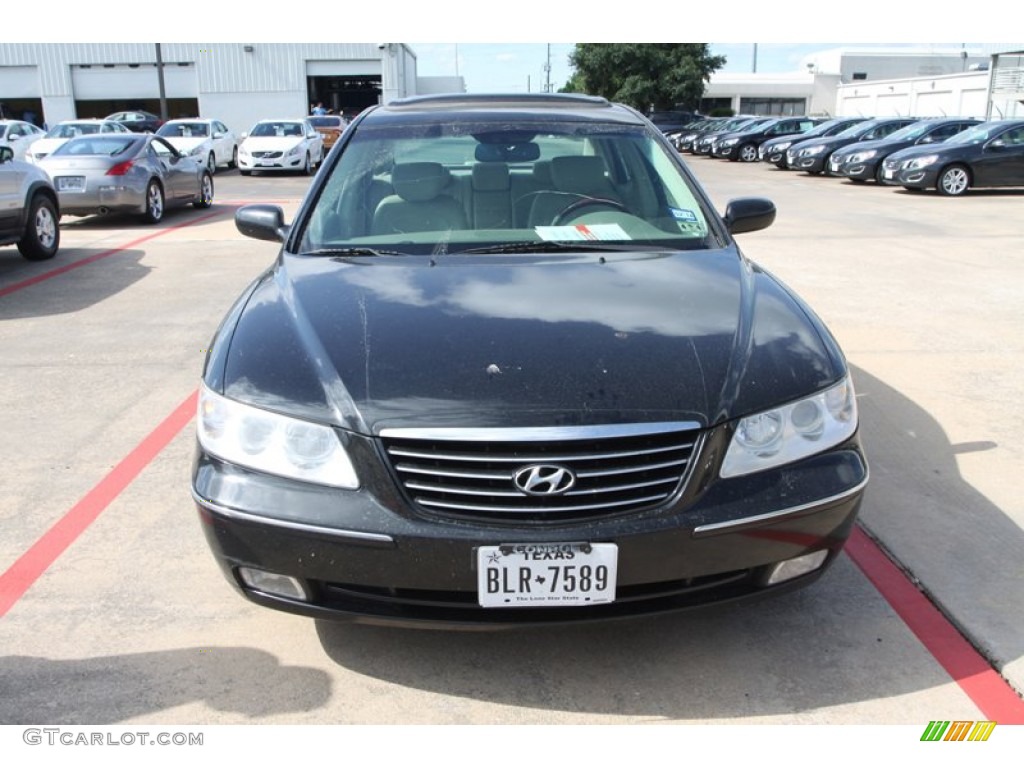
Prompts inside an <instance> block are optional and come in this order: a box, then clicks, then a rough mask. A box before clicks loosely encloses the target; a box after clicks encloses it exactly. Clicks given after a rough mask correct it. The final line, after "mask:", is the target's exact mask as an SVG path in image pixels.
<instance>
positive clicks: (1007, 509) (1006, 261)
mask: <svg viewBox="0 0 1024 768" xmlns="http://www.w3.org/2000/svg"><path fill="white" fill-rule="evenodd" d="M690 167H691V168H692V169H693V170H694V172H695V173H697V175H698V177H699V178H701V179H702V181H704V182H705V184H706V186H707V187H708V188H709V190H710V191H711V192H712V194H713V195H716V196H718V197H720V198H722V197H735V196H739V195H742V194H762V195H766V196H769V197H772V198H773V199H774V200H775V201H776V204H777V205H778V208H779V216H778V219H777V220H776V223H775V224H774V225H773V226H772V227H771V228H770V229H768V230H765V231H764V232H762V233H755V234H752V235H749V236H748V235H743V236H741V245H742V246H743V247H744V250H745V251H746V252H747V253H748V255H750V256H751V257H753V258H755V259H756V260H757V261H758V262H759V263H761V264H762V265H764V266H765V267H766V268H768V269H770V270H772V271H773V272H774V273H775V274H777V275H779V276H780V277H781V278H782V279H783V280H785V281H786V282H787V283H789V284H790V285H791V286H793V287H794V288H795V289H796V290H797V291H798V292H799V293H800V294H801V295H802V296H803V297H805V298H806V299H807V300H808V302H809V303H810V305H811V306H812V307H814V308H815V310H816V311H817V312H819V313H820V314H821V315H822V316H823V318H824V320H825V321H826V322H827V323H828V324H829V326H830V327H831V328H832V330H833V332H834V333H835V334H836V336H837V337H838V339H839V342H840V344H841V345H842V346H843V348H844V350H845V352H846V354H847V357H848V358H849V360H850V362H851V364H852V365H853V367H854V373H855V382H856V384H857V388H858V393H859V396H860V397H859V403H860V405H861V414H862V419H863V428H864V437H865V443H866V449H867V452H868V458H869V460H870V462H871V471H872V479H871V484H870V486H869V488H868V492H867V495H866V498H865V503H864V507H863V508H862V512H861V519H862V521H863V524H864V525H865V527H866V528H867V529H868V530H869V531H871V532H872V534H873V535H875V536H877V537H878V538H879V539H880V540H881V541H882V543H883V544H884V546H885V547H886V548H887V549H888V550H889V551H891V552H892V553H893V555H894V556H895V557H896V559H897V560H898V561H899V562H900V563H902V564H903V565H904V566H905V567H906V568H907V570H908V571H909V572H910V574H912V576H913V578H915V579H916V580H918V581H919V582H921V584H922V586H923V588H924V589H925V590H926V591H927V592H928V593H929V594H930V595H932V596H933V597H934V598H935V600H936V602H937V603H938V604H939V606H940V607H941V608H942V610H944V611H945V612H946V613H947V614H948V615H949V616H950V617H951V619H952V620H953V621H954V622H955V623H956V624H957V625H958V626H960V627H961V628H962V629H963V630H964V632H966V633H967V635H968V636H969V637H970V638H971V640H972V641H973V642H974V643H975V644H976V646H977V647H978V648H979V649H981V650H982V651H983V652H984V653H985V654H986V655H987V656H989V657H990V658H991V659H992V660H993V661H994V662H995V664H996V666H997V668H998V669H999V670H1000V671H1001V673H1002V674H1003V675H1004V676H1005V677H1006V678H1007V679H1008V680H1010V681H1011V682H1012V683H1013V685H1014V686H1015V687H1016V689H1017V690H1018V691H1024V658H1022V657H1024V499H1022V497H1021V495H1020V494H1019V493H1018V490H1017V483H1016V482H1015V481H1016V478H1018V477H1020V475H1021V472H1022V470H1024V453H1022V451H1021V448H1020V446H1019V441H1017V440H1016V429H1015V426H1016V425H1017V424H1018V423H1020V420H1021V418H1022V416H1024V403H1022V402H1021V399H1020V381H1021V377H1022V374H1024V355H1022V352H1024V331H1022V329H1024V301H1022V299H1024V292H1022V288H1021V286H1022V285H1024V263H1022V262H1021V260H1020V259H1018V258H1016V257H1015V255H1016V254H1019V253H1021V251H1022V248H1024V227H1022V225H1021V220H1020V216H1019V215H1018V213H1017V210H1018V209H1019V207H1020V205H1021V200H1022V194H1021V193H1020V192H1019V191H1014V192H976V193H974V194H972V195H969V196H967V197H966V198H963V199H958V200H955V201H953V200H948V199H946V198H941V197H939V196H938V195H936V194H929V193H920V194H915V193H909V192H906V191H904V190H902V189H901V188H892V187H879V186H877V185H875V184H861V185H856V184H853V183H850V182H847V181H844V180H839V179H835V178H823V177H812V176H808V175H806V174H801V173H793V172H788V171H778V170H776V169H774V168H771V169H769V168H764V167H761V165H760V164H758V165H755V166H753V167H750V166H738V165H736V164H732V163H722V162H719V161H705V160H704V159H703V158H698V159H695V160H693V161H691V162H690ZM951 202H953V203H963V205H956V204H954V205H949V203H951Z"/></svg>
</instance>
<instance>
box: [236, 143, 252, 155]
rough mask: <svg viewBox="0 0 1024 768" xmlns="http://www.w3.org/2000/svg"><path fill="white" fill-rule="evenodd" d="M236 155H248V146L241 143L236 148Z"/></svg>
mask: <svg viewBox="0 0 1024 768" xmlns="http://www.w3.org/2000/svg"><path fill="white" fill-rule="evenodd" d="M238 155H239V157H248V156H249V148H248V147H247V146H245V144H242V145H241V146H240V147H239V148H238Z"/></svg>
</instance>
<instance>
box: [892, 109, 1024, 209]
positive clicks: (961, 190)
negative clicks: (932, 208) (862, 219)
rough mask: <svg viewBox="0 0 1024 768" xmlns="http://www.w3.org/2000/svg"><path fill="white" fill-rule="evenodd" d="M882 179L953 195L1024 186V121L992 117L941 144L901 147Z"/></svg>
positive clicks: (909, 187) (908, 187) (910, 187)
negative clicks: (973, 190) (991, 188)
mask: <svg viewBox="0 0 1024 768" xmlns="http://www.w3.org/2000/svg"><path fill="white" fill-rule="evenodd" d="M882 178H883V181H884V182H885V183H886V184H902V185H903V186H904V187H905V188H907V189H935V190H937V191H938V192H939V194H941V195H949V196H953V197H956V196H959V195H963V194H965V193H966V192H967V190H968V189H970V188H971V187H1024V120H993V121H991V122H987V123H981V124H980V125H976V126H974V127H973V128H968V129H967V130H966V131H963V132H962V133H958V134H957V135H956V136H953V137H952V138H951V139H948V140H947V141H945V142H943V143H942V144H940V145H938V146H929V147H911V148H910V149H904V150H901V151H900V152H896V153H895V154H892V155H890V156H889V157H888V158H887V159H886V160H885V163H884V165H883V171H882Z"/></svg>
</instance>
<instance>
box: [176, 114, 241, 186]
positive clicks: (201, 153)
mask: <svg viewBox="0 0 1024 768" xmlns="http://www.w3.org/2000/svg"><path fill="white" fill-rule="evenodd" d="M156 135H157V136H163V137H164V138H165V139H167V141H168V142H169V143H170V144H171V146H173V147H174V148H175V149H176V150H178V151H179V152H181V153H182V154H183V155H188V156H190V157H192V158H193V159H194V160H195V161H196V162H199V163H205V164H206V169H207V170H208V171H209V172H210V173H211V174H213V173H216V172H217V166H218V165H224V166H227V167H228V168H234V167H235V166H236V165H238V137H236V136H235V134H234V133H232V132H231V130H230V129H229V128H228V127H227V126H226V125H224V123H222V122H221V121H220V120H207V119H204V118H199V117H196V118H187V119H181V120H168V121H167V122H166V123H164V124H163V125H161V126H160V129H159V130H158V131H157V132H156Z"/></svg>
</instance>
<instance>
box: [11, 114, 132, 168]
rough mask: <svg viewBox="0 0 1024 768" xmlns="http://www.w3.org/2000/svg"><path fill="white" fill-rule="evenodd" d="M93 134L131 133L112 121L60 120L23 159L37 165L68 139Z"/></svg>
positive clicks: (33, 145)
mask: <svg viewBox="0 0 1024 768" xmlns="http://www.w3.org/2000/svg"><path fill="white" fill-rule="evenodd" d="M94 133H103V134H108V133H109V134H113V133H131V131H129V130H128V129H127V128H125V127H124V126H123V125H121V124H120V123H115V122H114V121H113V120H96V119H82V120H62V121H61V122H59V123H57V124H56V125H55V126H53V127H52V128H51V129H50V130H48V131H47V132H46V135H45V136H43V138H41V139H39V140H38V141H36V142H35V143H33V144H32V147H31V148H30V149H29V151H28V152H27V153H26V154H25V159H26V160H28V161H29V162H30V163H36V164H38V163H39V161H40V160H42V159H43V158H44V157H46V156H47V155H49V154H50V153H51V152H53V150H55V149H56V148H57V147H59V146H60V145H61V144H63V143H64V142H66V141H67V140H68V139H73V138H75V137H76V136H89V135H91V134H94Z"/></svg>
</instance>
